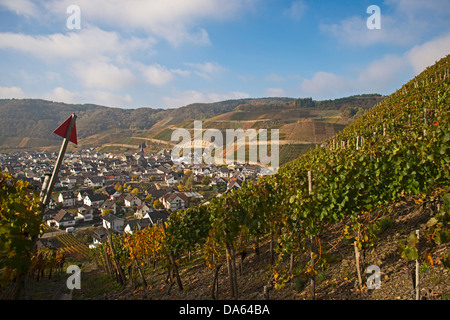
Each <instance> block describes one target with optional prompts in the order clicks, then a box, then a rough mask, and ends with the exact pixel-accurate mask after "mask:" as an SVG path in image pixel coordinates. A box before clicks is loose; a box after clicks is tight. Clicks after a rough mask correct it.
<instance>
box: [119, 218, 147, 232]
mask: <svg viewBox="0 0 450 320" xmlns="http://www.w3.org/2000/svg"><path fill="white" fill-rule="evenodd" d="M150 224H151V221H150V219H148V218H147V219H136V220H131V221H128V222H127V223H126V225H125V228H124V229H123V231H124V232H126V233H129V234H133V232H134V231H139V230H142V229H145V228H147V227H148V226H149V225H150Z"/></svg>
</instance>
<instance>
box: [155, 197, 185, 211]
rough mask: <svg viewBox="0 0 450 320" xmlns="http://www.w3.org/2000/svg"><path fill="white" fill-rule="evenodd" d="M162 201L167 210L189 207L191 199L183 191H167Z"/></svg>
mask: <svg viewBox="0 0 450 320" xmlns="http://www.w3.org/2000/svg"><path fill="white" fill-rule="evenodd" d="M161 202H162V204H163V206H164V208H166V209H167V210H170V211H176V210H179V209H186V208H188V204H189V199H188V198H187V197H186V195H185V194H183V193H181V192H175V193H166V194H165V195H163V196H162V197H161Z"/></svg>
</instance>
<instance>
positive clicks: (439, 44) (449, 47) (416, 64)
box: [406, 33, 450, 74]
mask: <svg viewBox="0 0 450 320" xmlns="http://www.w3.org/2000/svg"><path fill="white" fill-rule="evenodd" d="M447 54H450V33H447V34H445V35H443V36H441V37H438V38H436V39H433V40H431V41H428V42H426V43H424V44H422V45H418V46H415V47H414V48H412V49H411V50H409V52H408V53H407V54H406V57H407V59H408V61H409V63H410V64H411V65H412V67H413V68H414V72H415V73H416V74H418V73H420V72H422V71H423V70H424V69H425V68H426V67H428V66H431V65H433V64H434V63H435V62H436V61H437V60H440V59H441V58H443V57H444V56H446V55H447Z"/></svg>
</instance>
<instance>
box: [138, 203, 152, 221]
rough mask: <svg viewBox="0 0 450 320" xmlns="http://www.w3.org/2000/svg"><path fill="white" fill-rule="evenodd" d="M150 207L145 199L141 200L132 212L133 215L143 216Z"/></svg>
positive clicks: (139, 217) (140, 217)
mask: <svg viewBox="0 0 450 320" xmlns="http://www.w3.org/2000/svg"><path fill="white" fill-rule="evenodd" d="M151 209H152V207H151V206H148V205H147V204H146V203H145V201H144V202H142V204H141V205H140V206H139V207H137V209H136V212H135V213H134V216H135V217H136V218H138V219H142V218H144V216H145V214H146V213H148V212H149V211H150V210H151Z"/></svg>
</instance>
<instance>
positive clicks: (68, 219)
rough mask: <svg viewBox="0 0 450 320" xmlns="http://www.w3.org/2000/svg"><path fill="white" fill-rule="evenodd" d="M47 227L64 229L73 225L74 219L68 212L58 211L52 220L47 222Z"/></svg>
mask: <svg viewBox="0 0 450 320" xmlns="http://www.w3.org/2000/svg"><path fill="white" fill-rule="evenodd" d="M47 224H48V225H49V226H57V227H58V228H66V227H71V226H74V225H75V219H74V217H73V215H72V214H71V213H70V212H67V211H66V210H63V209H61V210H59V212H58V213H57V214H56V216H55V218H54V219H50V220H47Z"/></svg>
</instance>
